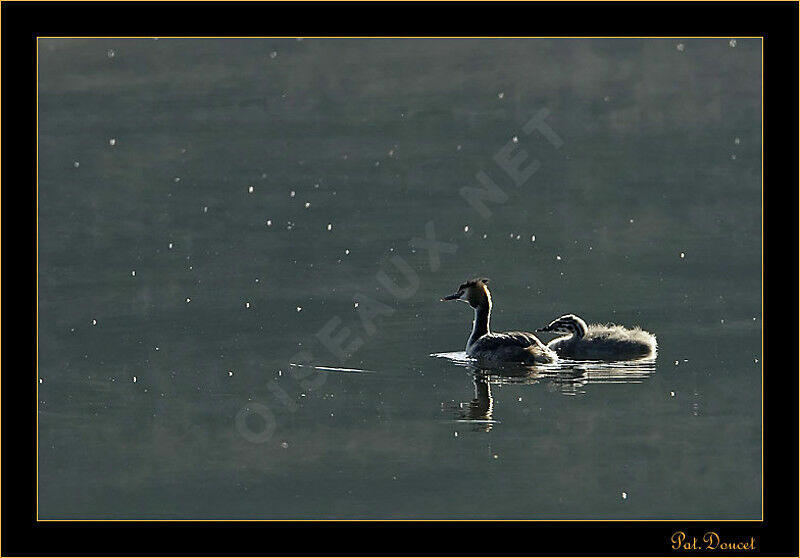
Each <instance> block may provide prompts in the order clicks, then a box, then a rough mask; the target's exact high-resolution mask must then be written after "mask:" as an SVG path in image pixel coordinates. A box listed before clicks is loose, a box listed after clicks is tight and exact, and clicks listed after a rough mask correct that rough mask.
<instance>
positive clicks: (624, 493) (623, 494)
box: [622, 492, 628, 500]
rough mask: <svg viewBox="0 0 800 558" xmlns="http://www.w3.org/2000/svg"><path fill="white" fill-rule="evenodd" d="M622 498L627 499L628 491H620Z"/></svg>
mask: <svg viewBox="0 0 800 558" xmlns="http://www.w3.org/2000/svg"><path fill="white" fill-rule="evenodd" d="M622 499H623V500H627V499H628V493H627V492H623V493H622Z"/></svg>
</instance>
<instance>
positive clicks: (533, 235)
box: [531, 234, 536, 242]
mask: <svg viewBox="0 0 800 558" xmlns="http://www.w3.org/2000/svg"><path fill="white" fill-rule="evenodd" d="M531 242H536V235H535V234H532V235H531Z"/></svg>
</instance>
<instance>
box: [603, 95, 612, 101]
mask: <svg viewBox="0 0 800 558" xmlns="http://www.w3.org/2000/svg"><path fill="white" fill-rule="evenodd" d="M610 100H611V97H609V96H608V95H606V96H605V97H603V101H605V102H606V103H607V102H609V101H610Z"/></svg>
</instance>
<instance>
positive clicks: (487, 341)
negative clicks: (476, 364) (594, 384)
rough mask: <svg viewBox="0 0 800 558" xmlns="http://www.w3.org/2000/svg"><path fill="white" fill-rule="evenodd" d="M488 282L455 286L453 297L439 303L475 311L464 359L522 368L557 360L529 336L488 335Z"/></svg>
mask: <svg viewBox="0 0 800 558" xmlns="http://www.w3.org/2000/svg"><path fill="white" fill-rule="evenodd" d="M488 282H489V280H488V279H472V280H470V281H467V282H466V283H464V284H462V285H461V286H459V287H458V290H457V291H456V292H455V293H453V294H451V295H449V296H446V297H444V298H442V301H445V300H461V301H464V302H466V303H467V304H469V305H470V306H472V308H473V309H474V310H475V320H474V321H473V322H472V333H471V334H470V336H469V339H467V348H466V351H467V355H468V356H471V357H473V358H477V359H481V360H485V361H492V362H516V363H522V364H545V363H548V362H555V361H556V360H558V357H557V356H556V354H555V353H554V352H553V351H551V350H550V349H548V348H547V346H546V345H545V344H544V343H542V342H541V341H539V339H538V338H537V337H536V336H535V335H534V334H532V333H527V332H525V331H509V332H507V333H491V332H490V331H489V316H490V315H491V313H492V296H491V295H490V294H489V287H487V286H486V284H487V283H488Z"/></svg>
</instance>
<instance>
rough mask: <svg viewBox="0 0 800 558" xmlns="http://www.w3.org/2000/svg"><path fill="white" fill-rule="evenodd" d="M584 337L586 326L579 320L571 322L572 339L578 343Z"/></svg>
mask: <svg viewBox="0 0 800 558" xmlns="http://www.w3.org/2000/svg"><path fill="white" fill-rule="evenodd" d="M585 335H586V324H585V323H583V321H581V320H572V339H573V341H578V340H579V339H583V337H584V336H585Z"/></svg>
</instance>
